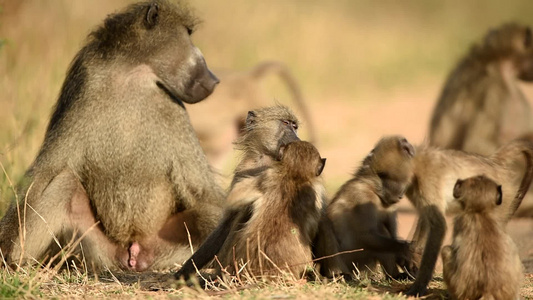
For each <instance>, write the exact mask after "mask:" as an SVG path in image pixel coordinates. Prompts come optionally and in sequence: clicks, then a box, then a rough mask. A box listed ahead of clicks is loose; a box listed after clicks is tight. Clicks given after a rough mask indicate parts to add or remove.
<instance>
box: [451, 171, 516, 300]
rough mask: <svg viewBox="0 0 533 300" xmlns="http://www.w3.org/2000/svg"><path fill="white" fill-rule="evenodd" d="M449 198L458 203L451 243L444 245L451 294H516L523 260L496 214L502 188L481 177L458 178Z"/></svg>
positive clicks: (505, 296) (460, 296) (499, 296)
mask: <svg viewBox="0 0 533 300" xmlns="http://www.w3.org/2000/svg"><path fill="white" fill-rule="evenodd" d="M453 197H454V198H455V201H456V202H458V203H459V204H460V206H461V208H462V212H460V213H459V215H458V216H457V217H456V218H455V220H454V226H453V242H452V245H451V246H446V247H444V248H443V249H442V253H441V256H442V261H443V273H444V281H445V282H446V285H447V286H448V291H449V292H450V295H451V297H452V298H453V299H519V289H520V281H521V278H522V263H521V261H520V257H519V256H518V250H517V249H516V246H515V245H514V243H513V241H512V240H511V237H509V236H508V235H507V234H506V233H505V229H504V227H503V225H502V224H501V223H500V222H498V220H497V219H496V212H495V209H496V207H497V206H499V205H501V204H502V187H501V185H498V184H496V183H495V182H494V181H492V180H490V179H489V178H487V177H485V176H476V177H470V178H467V179H465V180H461V179H459V180H457V183H456V184H455V187H454V188H453Z"/></svg>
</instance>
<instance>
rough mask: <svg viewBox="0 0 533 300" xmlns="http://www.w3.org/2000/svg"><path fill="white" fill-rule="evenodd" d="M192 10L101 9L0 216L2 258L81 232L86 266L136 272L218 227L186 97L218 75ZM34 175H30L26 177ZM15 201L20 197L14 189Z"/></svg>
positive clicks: (171, 259) (167, 260)
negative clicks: (196, 36) (105, 12)
mask: <svg viewBox="0 0 533 300" xmlns="http://www.w3.org/2000/svg"><path fill="white" fill-rule="evenodd" d="M196 23H197V21H196V17H195V16H194V15H193V14H192V13H191V12H190V10H189V9H188V8H187V7H186V6H185V5H184V4H183V3H180V4H179V5H173V4H170V3H168V2H166V1H164V0H154V1H149V2H141V3H137V4H132V5H130V6H128V7H127V8H126V9H124V10H123V11H122V12H119V13H116V14H113V15H110V16H109V17H108V18H107V19H106V20H105V21H104V23H103V24H102V25H101V26H99V27H98V28H97V29H96V30H95V31H93V32H92V33H91V34H90V35H89V37H88V40H87V42H86V44H85V46H83V48H82V49H81V50H80V51H79V52H78V53H77V55H76V56H75V58H74V60H73V62H72V63H71V65H70V68H69V70H68V72H67V75H66V79H65V82H64V83H63V87H62V89H61V93H60V95H59V99H58V101H57V104H56V106H55V108H54V112H53V114H52V117H51V120H50V122H49V125H48V128H47V131H46V135H45V138H44V142H43V145H42V146H41V149H40V152H39V154H38V155H37V158H36V159H35V161H34V162H33V164H32V165H31V167H30V168H29V170H28V171H27V174H26V179H25V181H26V182H27V184H26V188H23V195H22V196H21V197H19V199H24V200H27V205H24V204H23V203H19V205H17V204H16V203H12V205H11V206H10V208H9V210H8V212H7V214H6V215H5V217H4V218H3V219H2V221H1V222H0V248H1V251H2V253H3V255H4V256H5V257H6V260H7V261H8V263H9V264H13V263H16V262H19V258H20V261H28V260H31V258H34V259H36V260H38V261H42V260H43V259H45V257H47V256H48V255H49V253H47V249H48V248H49V246H50V245H52V244H55V242H54V240H55V238H56V237H57V240H62V239H67V240H69V239H70V237H71V236H72V234H73V233H78V234H82V233H85V232H86V231H87V230H88V229H89V228H90V227H91V226H92V225H93V224H95V223H97V222H98V227H97V228H95V229H93V230H91V231H90V232H88V234H87V235H86V236H85V238H84V239H83V242H82V247H81V248H82V249H83V254H84V258H85V260H86V261H87V263H88V265H89V267H94V268H95V269H98V268H100V267H103V266H107V267H109V268H111V269H124V270H132V271H143V270H147V269H154V268H166V267H170V266H172V265H173V264H174V263H175V262H180V261H183V260H185V259H187V258H188V257H189V256H190V249H189V246H188V245H189V242H188V238H187V231H186V228H185V226H184V223H186V224H187V228H188V230H189V232H190V234H191V240H192V243H193V244H194V245H198V244H200V243H201V242H202V241H203V240H204V239H205V237H207V236H208V235H209V233H210V232H211V231H212V230H213V229H214V228H215V227H216V225H217V224H218V221H219V219H220V217H221V215H222V211H223V210H222V205H223V200H224V193H223V191H222V189H221V188H220V187H219V186H218V185H217V184H216V183H215V180H214V178H213V176H212V174H211V171H210V169H209V165H208V163H207V160H206V158H205V155H204V153H203V152H202V149H201V148H200V145H199V142H198V138H197V137H196V134H195V133H194V130H193V128H192V126H191V124H190V122H189V118H188V115H187V112H186V110H185V107H184V104H183V103H184V102H185V103H196V102H199V101H201V100H203V99H204V98H205V97H207V96H208V95H209V94H211V92H212V91H213V89H214V88H215V86H216V84H217V83H218V79H217V78H216V77H215V76H214V75H213V74H212V73H211V72H210V71H209V69H208V68H207V65H206V63H205V60H204V58H203V56H202V54H201V52H200V50H198V48H196V47H195V46H194V45H193V44H192V42H191V39H190V35H191V33H192V32H193V30H194V28H195V24H196ZM30 183H31V184H30ZM20 201H22V200H20Z"/></svg>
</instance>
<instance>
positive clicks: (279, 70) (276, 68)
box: [251, 61, 317, 144]
mask: <svg viewBox="0 0 533 300" xmlns="http://www.w3.org/2000/svg"><path fill="white" fill-rule="evenodd" d="M269 73H275V74H277V75H278V76H279V77H280V78H281V80H282V81H283V83H284V84H285V85H286V86H287V88H288V89H289V92H290V94H291V96H292V99H293V101H294V102H296V105H297V106H298V108H299V109H300V111H301V113H302V114H303V118H304V120H305V121H306V126H307V128H309V141H310V142H311V143H313V144H316V142H317V136H316V130H315V124H314V123H313V120H312V118H311V113H310V112H309V109H308V108H307V105H306V103H305V101H304V97H303V95H302V91H301V89H300V85H299V84H298V81H296V78H295V77H294V76H293V75H292V73H291V72H290V70H289V68H287V65H285V64H284V63H282V62H279V61H266V62H262V63H260V64H258V65H257V66H255V67H254V68H253V69H252V70H251V75H252V77H254V78H256V79H258V80H259V79H261V78H263V77H264V76H266V75H268V74H269Z"/></svg>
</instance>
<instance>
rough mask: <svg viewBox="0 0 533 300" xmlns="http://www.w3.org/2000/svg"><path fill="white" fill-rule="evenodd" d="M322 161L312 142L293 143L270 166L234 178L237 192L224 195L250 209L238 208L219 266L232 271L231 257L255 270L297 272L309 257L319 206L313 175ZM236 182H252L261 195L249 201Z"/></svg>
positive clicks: (231, 204)
mask: <svg viewBox="0 0 533 300" xmlns="http://www.w3.org/2000/svg"><path fill="white" fill-rule="evenodd" d="M282 149H283V148H282ZM323 166H324V161H323V160H322V159H321V158H320V154H319V153H318V151H317V150H316V149H315V148H314V147H313V146H312V144H310V143H308V142H293V143H290V144H288V145H287V146H286V148H285V150H284V151H283V153H282V159H281V161H280V162H276V163H275V164H274V165H273V166H272V168H269V169H268V170H266V171H265V172H264V173H262V174H261V175H259V176H258V177H256V178H247V179H244V180H242V181H240V182H239V183H237V184H236V185H235V189H234V191H236V192H237V193H238V194H236V195H235V194H234V193H230V195H229V196H228V206H229V209H234V208H239V207H243V206H247V205H251V206H252V207H253V209H252V212H251V214H250V212H249V211H247V210H241V212H240V213H239V215H238V217H237V218H236V219H235V223H234V224H233V230H231V233H230V235H229V236H228V238H227V239H226V241H225V243H224V245H223V246H222V249H221V250H220V252H219V255H218V258H219V260H220V262H221V264H222V266H223V267H229V269H228V270H229V271H230V272H232V273H234V272H235V269H234V266H235V264H234V261H236V262H237V263H238V264H239V265H242V264H243V263H247V268H249V270H250V271H252V272H253V273H254V274H261V273H278V272H279V270H278V268H280V269H281V270H285V271H287V270H290V271H291V272H292V273H293V274H294V275H295V276H300V275H301V274H302V273H303V272H304V270H305V268H306V264H309V263H310V262H311V260H312V249H311V243H312V241H313V240H314V237H315V235H316V233H317V230H318V223H319V220H320V216H321V212H322V209H323V205H324V203H323V201H322V194H323V192H324V191H323V186H322V183H321V181H320V179H319V178H318V177H317V176H318V175H319V174H320V172H321V171H322V168H323ZM248 181H250V182H248ZM239 185H244V186H254V187H255V188H256V189H257V190H256V191H255V193H260V195H261V196H259V197H258V198H257V199H255V200H254V201H253V202H248V201H249V200H251V199H250V198H249V195H247V194H244V195H243V194H240V191H239V189H238V188H237V186H239ZM253 193H254V192H252V194H253ZM243 201H245V202H246V203H244V202H243ZM245 222H246V223H245ZM244 223H245V224H244ZM263 253H264V254H263ZM265 256H266V257H268V259H267V258H266V257H265Z"/></svg>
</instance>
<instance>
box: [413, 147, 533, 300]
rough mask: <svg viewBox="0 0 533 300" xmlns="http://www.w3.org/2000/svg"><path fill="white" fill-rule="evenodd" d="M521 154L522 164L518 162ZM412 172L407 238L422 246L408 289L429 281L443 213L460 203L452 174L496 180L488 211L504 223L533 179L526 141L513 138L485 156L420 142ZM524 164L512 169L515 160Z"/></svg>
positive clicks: (420, 289) (419, 290) (419, 289)
mask: <svg viewBox="0 0 533 300" xmlns="http://www.w3.org/2000/svg"><path fill="white" fill-rule="evenodd" d="M524 158H525V163H524ZM413 162H414V177H413V180H412V184H411V185H410V187H409V188H408V189H407V193H406V195H407V197H408V198H409V200H410V201H411V202H412V203H413V204H414V205H415V207H416V209H417V210H418V213H419V221H418V224H417V228H416V231H415V234H414V238H413V242H414V243H415V244H416V249H417V251H421V250H422V249H423V256H422V261H421V262H420V268H419V272H418V274H417V277H416V281H415V283H414V284H413V286H412V287H411V289H410V290H409V292H408V293H409V294H411V295H414V294H419V295H421V294H424V293H425V291H426V286H427V284H428V283H429V281H430V280H431V276H432V274H433V269H434V268H435V263H436V261H437V258H438V254H439V251H440V247H441V245H442V241H443V239H444V234H445V233H446V221H445V219H444V213H445V212H447V213H452V214H453V213H457V212H458V211H460V207H459V205H458V203H457V201H454V199H453V195H452V191H453V186H454V184H455V181H456V180H457V179H458V178H467V177H472V176H476V175H479V174H485V175H486V176H487V177H488V178H490V179H491V180H493V181H496V182H499V183H501V184H502V189H503V204H502V205H501V206H499V207H498V208H497V209H495V211H494V214H495V216H494V218H495V219H496V220H497V222H499V223H500V224H502V226H505V224H506V223H507V222H508V220H509V219H510V218H511V216H512V215H513V214H514V212H515V211H516V209H517V208H518V207H519V205H520V203H521V201H522V199H523V197H524V195H525V193H526V192H527V190H528V188H529V186H530V184H531V180H532V179H533V147H532V144H531V142H529V141H524V140H516V141H513V142H511V143H509V144H508V145H506V146H503V147H502V148H500V149H499V150H498V151H497V152H496V153H494V154H493V155H491V156H489V157H483V156H480V155H476V154H468V153H464V152H460V151H455V150H439V149H435V148H430V147H424V146H423V147H420V148H419V149H418V150H417V154H416V155H415V158H414V161H413ZM520 163H522V164H523V165H525V166H526V169H525V171H523V172H517V171H516V164H520Z"/></svg>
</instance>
